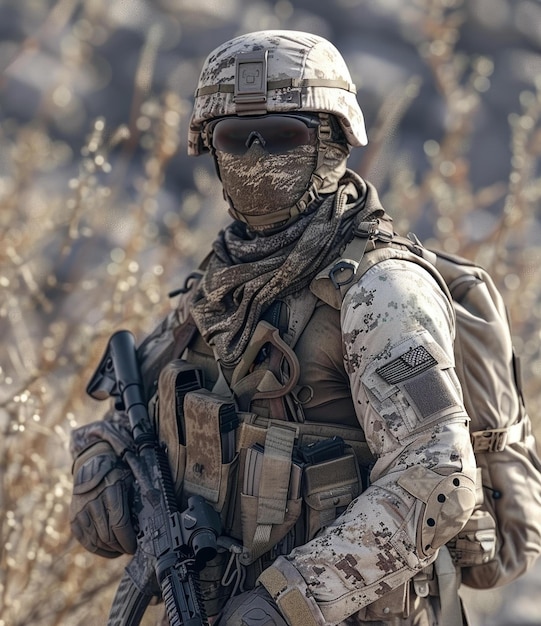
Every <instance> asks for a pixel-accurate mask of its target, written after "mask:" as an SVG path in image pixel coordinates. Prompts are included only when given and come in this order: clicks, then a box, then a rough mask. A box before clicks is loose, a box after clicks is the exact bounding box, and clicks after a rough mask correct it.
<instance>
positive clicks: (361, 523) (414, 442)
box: [260, 259, 475, 626]
mask: <svg viewBox="0 0 541 626" xmlns="http://www.w3.org/2000/svg"><path fill="white" fill-rule="evenodd" d="M341 323H342V337H343V343H344V346H343V347H344V362H345V367H346V371H347V372H348V376H349V379H350V384H351V391H352V395H353V400H354V403H355V407H356V414H357V417H358V419H359V422H360V424H361V426H362V428H363V429H364V432H365V435H366V439H367V442H368V443H369V445H370V447H371V450H372V452H373V454H374V456H375V457H376V459H377V460H376V463H375V466H374V468H373V470H372V472H371V477H370V478H371V484H370V486H369V487H368V488H367V489H366V490H365V491H364V492H363V493H362V494H361V495H360V496H359V497H358V498H357V499H356V500H354V501H353V502H352V503H351V505H350V506H349V507H348V509H347V510H346V511H345V513H344V514H342V515H341V516H340V517H339V518H338V519H337V520H335V522H334V523H333V524H332V525H331V526H329V527H327V528H326V529H325V530H324V531H322V532H321V533H320V534H319V535H318V536H317V537H316V538H314V539H313V540H312V541H310V542H309V543H307V544H305V545H303V546H300V547H298V548H296V549H295V550H294V551H293V552H292V553H291V554H289V555H288V556H286V557H279V559H277V561H275V563H274V564H273V566H271V568H269V570H270V571H269V570H266V572H264V573H263V575H262V577H261V579H260V580H261V582H262V584H263V585H264V586H266V587H267V589H268V590H269V591H270V592H271V594H273V597H274V599H275V600H276V601H277V603H278V605H279V606H280V607H281V609H282V611H283V612H284V613H285V614H286V617H287V618H288V621H289V622H290V623H291V624H294V625H295V626H296V621H295V620H296V617H295V615H296V613H297V612H298V609H295V610H292V609H288V606H295V604H294V603H293V599H294V597H296V598H297V600H298V599H299V598H304V600H303V602H304V605H305V606H304V611H305V613H306V612H308V613H309V614H310V616H311V620H310V622H306V623H311V624H338V623H340V622H342V621H343V620H345V619H347V618H348V617H349V616H351V615H353V614H355V613H357V612H358V611H359V610H360V609H362V608H363V607H365V606H367V605H369V604H371V603H372V602H374V601H376V600H378V599H379V598H380V597H381V596H383V595H385V594H386V593H388V592H389V591H390V590H392V589H394V588H396V587H398V586H400V585H402V584H403V583H405V582H407V581H408V580H409V579H410V578H412V577H413V576H414V575H415V573H416V572H417V571H419V570H421V569H422V568H424V567H426V566H427V565H429V564H430V563H431V562H432V561H434V560H435V558H436V556H437V553H438V548H439V547H440V546H442V545H443V544H445V543H446V542H447V541H448V540H449V539H451V538H452V537H453V536H455V535H456V534H457V532H458V531H459V530H460V529H461V528H462V526H463V525H464V524H465V523H466V521H467V520H468V518H469V517H470V515H471V512H472V511H473V507H474V505H475V459H474V455H473V450H472V447H471V444H470V439H469V431H468V421H469V418H468V416H467V414H466V412H465V409H464V406H463V401H462V393H461V389H460V384H459V382H458V379H457V376H456V374H455V371H454V354H453V335H454V316H453V311H452V307H451V304H450V302H449V301H448V298H447V297H446V295H445V294H444V293H443V292H442V291H441V289H440V288H439V287H438V285H437V283H436V282H435V280H434V279H433V278H432V277H431V276H430V275H429V273H428V272H427V271H426V270H425V269H423V268H422V267H420V266H418V265H416V264H414V263H412V262H408V261H405V260H398V259H391V260H387V261H383V262H381V263H379V264H378V265H376V266H374V267H372V268H371V269H370V270H369V271H368V272H367V273H366V274H365V275H364V276H363V277H361V279H360V281H359V282H358V283H357V284H356V285H355V286H354V287H352V288H351V289H350V290H349V292H348V293H347V294H346V297H345V300H344V303H343V307H342V319H341ZM295 589H296V591H295ZM288 611H289V612H288Z"/></svg>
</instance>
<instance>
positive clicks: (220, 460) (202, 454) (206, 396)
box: [183, 389, 239, 517]
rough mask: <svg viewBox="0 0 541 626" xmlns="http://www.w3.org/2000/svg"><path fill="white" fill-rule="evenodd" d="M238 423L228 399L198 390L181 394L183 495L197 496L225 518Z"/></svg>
mask: <svg viewBox="0 0 541 626" xmlns="http://www.w3.org/2000/svg"><path fill="white" fill-rule="evenodd" d="M238 425H239V418H238V416H237V413H236V410H235V405H234V403H233V401H232V400H230V399H228V398H226V397H224V396H221V395H218V394H215V393H212V392H211V391H207V390H206V389H198V390H196V391H189V392H188V393H187V394H186V395H185V397H184V426H185V429H186V469H185V472H184V486H183V498H184V499H185V500H187V498H188V497H189V496H191V495H200V496H202V497H203V498H205V500H206V501H207V502H209V503H210V504H212V506H213V507H214V509H215V510H216V511H218V513H221V514H222V517H225V515H226V513H227V512H226V511H224V506H225V505H226V503H228V502H229V497H228V496H229V494H230V491H231V488H232V487H233V486H234V482H235V480H234V478H235V476H234V474H235V472H236V466H237V459H238V455H237V453H236V448H235V430H236V428H237V427H238Z"/></svg>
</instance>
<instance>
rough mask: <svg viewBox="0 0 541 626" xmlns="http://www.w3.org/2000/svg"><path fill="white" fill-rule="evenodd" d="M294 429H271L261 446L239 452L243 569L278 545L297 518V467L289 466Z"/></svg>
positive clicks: (299, 505)
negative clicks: (240, 455)
mask: <svg viewBox="0 0 541 626" xmlns="http://www.w3.org/2000/svg"><path fill="white" fill-rule="evenodd" d="M294 440H295V429H294V428H290V427H288V426H287V424H284V425H283V426H278V425H271V426H270V427H269V429H268V430H267V434H266V436H265V444H264V446H262V445H260V444H255V445H253V446H252V447H250V448H248V449H243V450H242V460H241V466H242V467H241V477H242V490H241V494H240V514H241V529H242V531H241V533H242V543H243V553H242V555H241V562H242V563H243V565H249V564H250V563H253V562H254V561H255V560H256V559H257V558H259V557H260V556H262V555H263V554H264V553H265V552H267V551H268V550H270V549H271V548H272V547H274V546H275V545H276V544H277V543H278V542H279V541H281V540H282V539H283V538H284V537H285V535H286V534H287V533H288V532H289V530H290V529H291V528H292V527H293V526H294V525H295V523H296V522H297V520H298V519H299V517H300V513H301V508H302V498H301V497H300V489H301V488H300V485H301V473H302V470H301V467H300V466H299V465H298V464H296V463H293V462H292V453H293V443H294Z"/></svg>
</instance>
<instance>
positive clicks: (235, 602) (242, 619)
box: [214, 586, 288, 626]
mask: <svg viewBox="0 0 541 626" xmlns="http://www.w3.org/2000/svg"><path fill="white" fill-rule="evenodd" d="M239 624H242V625H243V626H261V624H264V625H265V626H288V623H287V622H286V620H285V619H284V618H283V617H282V614H281V613H280V609H279V608H278V606H277V605H276V602H274V600H273V599H272V596H271V595H270V593H269V592H268V591H267V590H266V589H265V587H262V586H259V587H256V588H255V589H252V590H251V591H245V592H244V593H241V594H239V595H238V596H235V597H234V598H231V600H229V602H228V603H227V604H226V605H225V607H224V610H223V611H222V613H221V614H220V617H219V618H218V621H217V622H214V626H238V625H239Z"/></svg>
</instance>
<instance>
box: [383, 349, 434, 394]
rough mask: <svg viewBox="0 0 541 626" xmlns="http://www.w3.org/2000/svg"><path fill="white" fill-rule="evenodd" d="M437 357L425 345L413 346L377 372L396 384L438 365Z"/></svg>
mask: <svg viewBox="0 0 541 626" xmlns="http://www.w3.org/2000/svg"><path fill="white" fill-rule="evenodd" d="M437 363H438V362H437V361H436V359H435V358H434V357H433V356H432V355H431V354H430V352H429V351H428V350H427V349H426V348H425V347H424V346H417V348H411V350H408V351H407V352H405V353H404V354H403V355H401V356H399V357H398V359H395V360H394V361H391V362H390V363H387V364H386V365H384V366H383V367H380V368H378V369H377V370H376V372H377V373H378V374H379V375H380V376H381V377H382V378H383V380H384V381H385V382H386V383H389V385H396V384H397V383H401V382H404V381H405V380H409V379H410V378H414V377H415V376H418V375H419V374H421V373H422V372H424V371H426V370H428V369H430V368H431V367H434V365H437Z"/></svg>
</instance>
